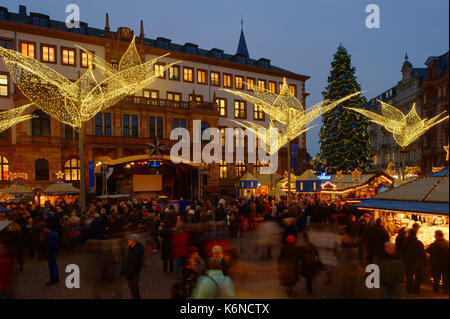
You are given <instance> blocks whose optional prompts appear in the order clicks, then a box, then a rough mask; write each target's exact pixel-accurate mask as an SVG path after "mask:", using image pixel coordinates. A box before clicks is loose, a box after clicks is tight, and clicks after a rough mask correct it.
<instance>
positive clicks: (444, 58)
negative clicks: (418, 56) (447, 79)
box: [425, 51, 449, 74]
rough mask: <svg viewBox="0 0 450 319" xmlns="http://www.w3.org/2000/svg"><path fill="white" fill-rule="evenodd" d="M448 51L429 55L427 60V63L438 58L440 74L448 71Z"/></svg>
mask: <svg viewBox="0 0 450 319" xmlns="http://www.w3.org/2000/svg"><path fill="white" fill-rule="evenodd" d="M448 53H449V52H448V51H447V52H446V53H444V54H442V55H440V56H429V57H428V58H427V60H426V61H425V65H428V64H430V63H431V62H432V61H434V60H438V70H439V73H440V74H443V73H445V72H448Z"/></svg>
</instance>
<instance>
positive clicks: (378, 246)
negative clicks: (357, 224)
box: [364, 218, 389, 264]
mask: <svg viewBox="0 0 450 319" xmlns="http://www.w3.org/2000/svg"><path fill="white" fill-rule="evenodd" d="M387 241H389V234H388V232H387V231H386V229H384V228H383V226H382V225H381V219H380V218H378V219H377V220H376V222H375V225H373V226H370V227H369V228H367V231H366V234H365V236H364V242H365V244H366V247H367V256H366V263H367V264H371V263H372V261H373V258H374V257H379V256H381V255H383V254H384V243H385V242H387Z"/></svg>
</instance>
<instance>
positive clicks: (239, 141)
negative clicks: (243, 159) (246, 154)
mask: <svg viewBox="0 0 450 319" xmlns="http://www.w3.org/2000/svg"><path fill="white" fill-rule="evenodd" d="M234 136H235V137H236V148H238V147H245V133H244V131H243V130H242V129H239V128H235V129H234Z"/></svg>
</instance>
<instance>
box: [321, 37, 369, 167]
mask: <svg viewBox="0 0 450 319" xmlns="http://www.w3.org/2000/svg"><path fill="white" fill-rule="evenodd" d="M360 90H361V88H360V85H359V84H358V82H357V81H356V76H355V68H354V67H352V66H351V58H350V55H349V54H348V53H347V50H346V49H345V48H344V47H343V46H342V44H341V45H339V47H338V49H337V52H336V54H335V55H334V60H333V62H331V72H330V76H329V77H328V86H327V87H326V89H325V91H324V92H322V94H323V97H324V98H325V99H330V100H337V99H340V98H342V97H344V96H347V95H349V94H351V93H355V92H359V91H360ZM366 105H367V104H366V99H365V98H364V97H363V96H361V95H357V96H354V97H352V98H351V99H349V100H347V101H344V102H342V103H340V104H339V105H338V106H337V107H336V108H334V109H333V110H332V111H330V112H328V113H325V114H324V115H323V117H322V122H323V126H322V128H321V130H320V140H321V145H320V156H321V159H322V160H326V164H325V168H326V169H327V171H328V173H331V174H334V173H336V171H340V170H342V171H344V172H348V171H353V170H354V169H356V168H357V169H359V170H361V171H364V170H365V169H367V168H368V166H369V164H370V137H369V134H368V132H367V130H368V126H369V121H368V119H367V118H365V117H364V116H362V114H359V113H356V112H351V111H350V110H349V109H346V107H352V108H361V109H365V108H366Z"/></svg>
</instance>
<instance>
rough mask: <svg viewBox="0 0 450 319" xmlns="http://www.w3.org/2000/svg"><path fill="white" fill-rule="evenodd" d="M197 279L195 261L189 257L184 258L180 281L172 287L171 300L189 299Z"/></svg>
mask: <svg viewBox="0 0 450 319" xmlns="http://www.w3.org/2000/svg"><path fill="white" fill-rule="evenodd" d="M197 277H198V276H197V271H196V263H195V259H194V258H191V257H188V258H185V259H184V261H183V267H182V269H181V274H180V280H178V281H177V283H176V284H175V285H174V286H173V287H172V291H171V299H191V296H192V291H193V290H194V287H195V283H196V281H197Z"/></svg>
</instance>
